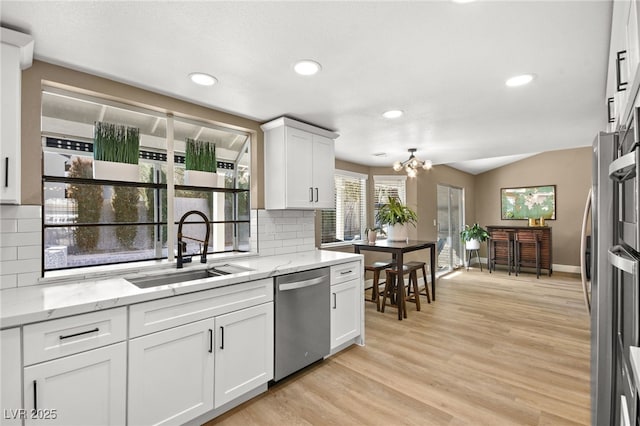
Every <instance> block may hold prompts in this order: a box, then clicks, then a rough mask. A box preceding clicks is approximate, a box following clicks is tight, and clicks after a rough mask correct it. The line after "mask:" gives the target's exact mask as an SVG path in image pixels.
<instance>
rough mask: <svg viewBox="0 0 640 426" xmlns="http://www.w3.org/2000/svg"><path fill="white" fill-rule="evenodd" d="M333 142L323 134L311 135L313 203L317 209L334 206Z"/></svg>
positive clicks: (334, 161)
mask: <svg viewBox="0 0 640 426" xmlns="http://www.w3.org/2000/svg"><path fill="white" fill-rule="evenodd" d="M335 163H336V160H335V153H334V142H333V140H331V139H329V138H325V137H324V136H319V135H313V186H314V190H313V191H314V193H313V197H314V198H313V201H314V203H313V205H314V208H317V209H333V208H335V199H334V192H335V184H334V177H333V175H334V169H335Z"/></svg>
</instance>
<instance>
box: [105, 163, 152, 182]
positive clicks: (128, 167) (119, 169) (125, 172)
mask: <svg viewBox="0 0 640 426" xmlns="http://www.w3.org/2000/svg"><path fill="white" fill-rule="evenodd" d="M93 178H94V179H105V180H119V181H124V182H139V181H140V167H138V165H137V164H128V163H114V162H113V161H101V160H93Z"/></svg>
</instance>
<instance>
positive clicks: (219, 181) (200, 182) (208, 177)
mask: <svg viewBox="0 0 640 426" xmlns="http://www.w3.org/2000/svg"><path fill="white" fill-rule="evenodd" d="M184 184H185V185H190V186H202V187H205V188H224V174H218V173H210V172H201V171H199V170H185V171H184Z"/></svg>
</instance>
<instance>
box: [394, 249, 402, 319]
mask: <svg viewBox="0 0 640 426" xmlns="http://www.w3.org/2000/svg"><path fill="white" fill-rule="evenodd" d="M395 259H396V268H397V269H398V282H397V283H396V305H397V306H398V320H400V321H401V320H402V316H403V314H404V297H402V294H403V293H404V291H403V290H404V274H403V270H402V265H404V260H403V259H402V251H400V252H398V253H396V256H395Z"/></svg>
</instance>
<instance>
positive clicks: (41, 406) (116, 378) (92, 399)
mask: <svg viewBox="0 0 640 426" xmlns="http://www.w3.org/2000/svg"><path fill="white" fill-rule="evenodd" d="M126 351H127V346H126V343H124V342H122V343H117V344H114V345H110V346H105V347H103V348H99V349H94V350H91V351H87V352H82V353H79V354H76V355H71V356H66V357H63V358H58V359H56V360H53V361H48V362H44V363H41V364H36V365H32V366H30V367H25V369H24V405H25V409H26V410H27V411H26V420H25V425H32V424H33V425H64V426H71V425H88V424H91V425H123V424H125V421H126V414H125V413H126V411H125V410H126V396H125V395H126V374H127V367H126V360H127V353H126ZM3 375H4V372H3ZM3 380H4V378H3ZM32 410H33V411H32Z"/></svg>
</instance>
